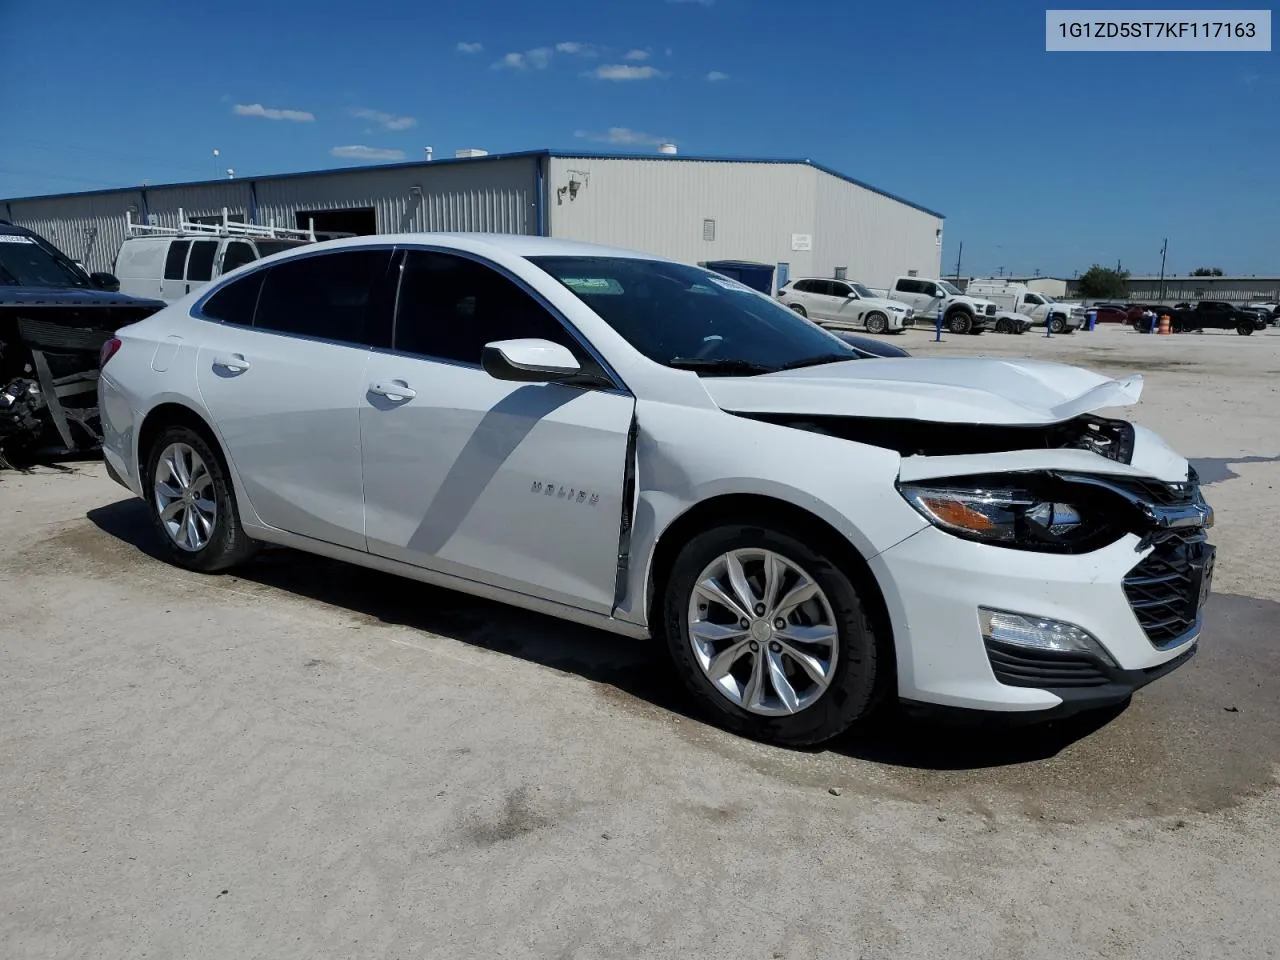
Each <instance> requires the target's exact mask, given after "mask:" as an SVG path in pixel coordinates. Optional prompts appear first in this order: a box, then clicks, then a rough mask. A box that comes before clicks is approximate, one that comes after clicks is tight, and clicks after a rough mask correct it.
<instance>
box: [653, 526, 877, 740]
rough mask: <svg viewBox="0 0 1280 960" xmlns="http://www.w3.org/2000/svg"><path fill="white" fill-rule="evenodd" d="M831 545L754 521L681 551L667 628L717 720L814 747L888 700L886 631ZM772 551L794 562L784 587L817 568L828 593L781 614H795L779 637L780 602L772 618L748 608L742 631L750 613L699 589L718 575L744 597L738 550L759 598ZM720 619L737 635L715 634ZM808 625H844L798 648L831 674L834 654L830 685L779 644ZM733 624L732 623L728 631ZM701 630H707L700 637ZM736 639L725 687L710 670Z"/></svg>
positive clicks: (691, 686) (722, 529)
mask: <svg viewBox="0 0 1280 960" xmlns="http://www.w3.org/2000/svg"><path fill="white" fill-rule="evenodd" d="M822 551H823V548H822V547H821V546H820V545H818V544H815V545H814V546H813V547H811V546H809V545H808V544H807V543H804V542H801V541H800V540H796V539H794V538H793V537H791V536H789V535H787V534H783V533H779V532H777V531H776V530H772V529H769V528H768V527H764V526H759V525H751V524H729V525H724V526H718V527H715V528H713V529H711V530H708V531H706V532H705V533H701V534H698V535H697V536H695V537H694V538H692V539H691V540H690V541H689V542H688V543H687V544H685V545H684V547H683V548H682V549H681V550H680V553H679V554H678V555H677V557H676V560H675V563H674V564H673V566H672V569H671V575H670V577H669V578H668V579H667V587H666V595H665V597H664V598H663V603H662V633H663V636H664V638H665V640H666V643H667V647H668V649H669V651H670V653H671V658H672V660H673V662H674V664H675V667H676V670H677V672H678V673H679V674H680V677H681V679H682V680H683V682H684V684H685V686H686V688H687V689H688V691H689V693H690V694H691V696H692V697H693V700H694V701H695V703H696V705H697V707H698V709H699V711H700V712H701V713H702V714H704V715H705V716H706V717H707V718H708V719H709V720H710V721H711V722H713V723H715V724H717V725H718V726H721V727H724V728H726V729H728V730H731V731H733V732H734V733H738V734H741V735H743V736H747V737H751V738H753V739H757V740H763V741H767V742H770V743H776V744H782V745H787V746H807V745H810V744H815V743H820V742H822V741H824V740H829V739H831V738H832V737H835V736H837V735H839V734H840V733H842V732H844V731H845V730H847V729H848V728H849V727H850V726H851V725H853V724H854V723H855V722H856V721H858V720H860V719H862V718H863V717H865V716H867V715H868V714H870V713H871V712H872V711H873V710H874V708H875V707H876V706H877V705H878V704H879V702H880V701H881V700H882V699H883V696H884V688H885V687H887V686H888V684H887V683H885V682H884V677H881V674H882V673H883V674H884V675H885V676H888V675H889V670H888V669H887V668H886V669H884V670H881V669H880V663H879V660H878V657H877V653H878V647H877V638H876V636H875V633H874V632H873V628H872V625H871V622H870V619H869V618H868V617H867V614H866V612H865V610H866V608H865V606H864V605H863V603H862V601H861V600H860V598H859V596H858V593H857V590H856V589H855V588H854V586H853V584H852V583H851V582H850V580H849V578H848V576H846V574H845V573H843V572H842V571H841V570H840V569H839V567H838V566H837V565H836V564H835V563H834V562H833V561H832V559H831V558H830V557H829V556H827V555H825V554H824V553H823V552H822ZM766 554H772V555H773V556H775V557H780V558H781V559H782V561H783V562H784V563H785V564H786V565H787V567H788V568H789V569H788V572H787V573H786V576H784V578H783V579H782V583H781V589H780V591H779V592H780V593H782V594H783V595H788V594H790V593H791V591H792V589H793V585H795V584H797V583H799V582H800V581H798V580H796V579H794V577H795V576H803V577H807V578H808V581H809V582H810V583H812V584H814V585H816V587H817V590H818V591H819V595H818V596H816V597H814V598H813V599H810V600H808V601H806V602H805V603H803V604H801V605H800V606H799V607H796V608H795V609H794V610H793V611H791V612H790V613H785V614H784V619H783V620H782V621H781V622H784V623H786V624H787V628H786V630H784V631H783V632H782V633H779V634H778V635H777V637H778V639H774V633H773V627H772V626H771V624H775V623H777V622H778V620H777V619H776V617H775V618H771V616H770V615H771V611H768V610H767V609H766V610H765V613H764V615H763V616H762V617H757V616H756V613H757V611H758V610H759V609H761V608H760V607H754V608H753V609H752V610H751V611H748V612H749V613H751V615H752V619H751V621H750V627H749V628H748V630H747V631H742V630H740V629H739V627H740V624H741V622H742V621H740V620H737V621H735V619H734V614H733V613H732V612H731V611H730V610H729V608H728V607H727V606H725V605H722V604H720V603H719V602H717V601H715V600H711V599H709V598H708V597H707V595H705V594H704V593H702V592H699V591H697V590H696V586H697V584H698V583H700V582H705V581H706V579H708V578H713V579H714V580H715V582H717V583H723V584H724V587H723V589H724V590H725V591H727V593H728V595H729V597H730V599H733V600H736V596H734V588H733V586H732V583H731V580H730V577H729V575H728V574H727V566H726V564H725V558H726V557H727V556H730V555H733V556H737V557H739V558H740V562H741V568H742V570H743V571H744V572H745V574H746V578H744V581H745V583H746V584H747V585H748V586H749V587H750V588H751V589H752V594H753V598H754V599H755V600H756V601H757V602H758V601H759V600H760V599H762V598H763V596H764V591H763V589H762V587H763V582H762V578H761V577H760V576H759V573H761V572H762V563H763V558H764V556H765V555H766ZM717 567H719V568H720V572H717ZM777 612H779V611H777V610H775V611H772V613H777ZM703 614H705V618H704V617H703ZM793 618H794V619H793ZM797 620H798V621H801V622H800V623H796V622H795V621H797ZM828 621H829V622H828ZM719 622H727V624H728V626H727V629H728V630H729V631H731V633H729V634H728V635H727V636H726V635H716V634H715V633H712V634H711V635H710V640H708V639H707V637H708V631H709V630H710V629H711V628H714V627H715V626H716V624H717V623H719ZM761 624H763V625H764V627H763V628H761V627H760V625H761ZM806 624H808V625H809V630H810V631H811V634H810V635H816V631H817V630H818V629H820V625H824V624H825V625H827V626H830V627H832V628H834V629H833V632H834V638H833V639H832V641H831V642H830V643H829V644H825V645H824V644H820V643H806V644H805V645H804V646H803V647H790V650H797V651H798V652H800V653H806V654H808V655H809V658H810V660H811V662H812V663H813V664H814V665H815V668H816V672H817V673H818V674H819V675H822V674H823V671H822V669H821V666H822V665H823V664H824V663H825V665H826V671H825V677H824V682H825V686H823V685H820V684H819V683H818V682H817V680H816V678H815V677H814V674H813V673H810V672H807V671H806V670H804V669H802V668H801V666H800V661H798V660H797V659H795V658H794V657H793V656H791V654H790V652H789V649H788V648H787V647H783V648H782V649H781V650H778V649H776V648H775V647H774V645H775V644H778V646H779V647H781V646H782V645H781V643H779V640H782V641H784V642H785V639H786V638H788V637H792V638H794V636H795V635H794V634H793V633H790V632H789V631H792V630H795V629H796V628H797V627H803V626H805V625H806ZM815 624H816V625H819V626H815ZM695 627H700V628H701V629H699V630H697V631H696V632H695V631H694V630H693V629H691V628H695ZM725 629H726V628H724V627H722V628H721V631H722V632H723V631H724V630H725ZM754 631H758V634H757V633H753V632H754ZM766 633H767V634H768V637H767V638H766V637H765V634H766ZM695 637H696V638H699V639H697V640H696V641H695ZM695 643H696V646H695ZM751 643H757V644H758V649H757V650H756V651H755V652H752V651H751V650H750V649H749V644H751ZM731 648H732V649H733V652H731V653H730V654H729V656H730V657H731V659H730V660H727V661H725V660H720V661H718V663H719V665H720V666H721V667H723V668H724V670H725V672H724V673H723V675H722V679H721V680H720V682H721V683H724V684H726V685H727V686H726V687H725V688H722V687H721V686H719V685H717V683H716V682H714V681H713V680H712V679H711V678H710V676H709V673H708V671H709V670H711V669H715V666H714V665H715V664H716V663H717V661H716V660H715V659H713V658H715V657H716V655H717V654H723V653H725V651H726V650H730V649H731ZM735 654H736V655H735ZM824 656H825V657H826V659H825V660H824V659H823V657H824ZM766 658H768V659H772V660H773V661H774V662H775V663H776V664H777V665H778V666H779V667H780V669H781V670H782V675H783V676H784V677H786V679H787V683H786V685H785V686H786V688H787V689H789V690H790V691H791V700H792V703H791V707H793V708H795V709H794V711H793V712H789V711H788V710H787V708H786V706H784V704H786V702H787V701H786V699H785V698H784V697H783V696H782V695H780V694H779V690H780V689H781V688H780V687H778V686H777V685H775V682H774V680H773V679H772V678H771V675H770V671H769V670H768V669H767V660H766ZM725 664H730V665H731V666H732V669H731V670H730V669H729V668H728V667H724V665H725ZM757 665H759V668H760V669H761V670H762V671H763V673H762V674H761V675H760V680H759V685H758V686H757V687H756V688H755V689H757V690H759V691H760V692H761V696H760V697H759V698H758V700H757V702H755V703H754V704H753V703H752V699H753V698H752V696H751V694H752V690H753V687H752V684H753V679H752V678H753V670H754V669H755V668H756V667H757ZM793 684H794V686H793ZM806 700H807V702H806ZM748 705H751V706H750V707H749V706H748Z"/></svg>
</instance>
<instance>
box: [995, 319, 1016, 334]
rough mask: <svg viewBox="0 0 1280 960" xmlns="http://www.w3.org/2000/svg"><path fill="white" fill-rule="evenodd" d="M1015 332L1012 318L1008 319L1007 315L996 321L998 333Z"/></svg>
mask: <svg viewBox="0 0 1280 960" xmlns="http://www.w3.org/2000/svg"><path fill="white" fill-rule="evenodd" d="M1013 332H1014V331H1013V323H1012V322H1011V321H1010V320H1008V319H1006V318H1005V317H1001V318H1000V319H999V320H997V321H996V333H1013Z"/></svg>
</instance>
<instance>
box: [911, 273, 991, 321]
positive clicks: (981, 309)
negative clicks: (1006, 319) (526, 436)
mask: <svg viewBox="0 0 1280 960" xmlns="http://www.w3.org/2000/svg"><path fill="white" fill-rule="evenodd" d="M888 295H889V298H890V299H891V300H897V301H898V302H899V303H905V304H906V305H907V306H909V307H911V308H912V309H913V310H915V312H916V318H917V320H918V321H919V323H920V325H921V326H927V325H928V324H929V321H930V320H932V319H933V318H935V317H936V316H937V314H938V306H939V304H941V306H942V322H943V323H944V324H946V327H947V329H948V330H950V331H951V332H952V333H956V334H960V333H981V332H982V331H983V330H993V329H995V325H996V311H997V310H998V309H999V308H998V307H997V306H996V305H995V303H993V302H992V301H990V300H984V299H982V298H981V297H972V296H967V295H966V294H963V293H961V292H960V291H959V290H957V289H956V288H955V287H953V286H952V285H951V284H949V283H947V281H945V280H925V279H923V278H921V277H898V278H897V279H896V280H894V281H893V286H891V287H890V288H889V290H888Z"/></svg>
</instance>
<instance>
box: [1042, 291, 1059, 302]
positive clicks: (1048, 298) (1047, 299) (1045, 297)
mask: <svg viewBox="0 0 1280 960" xmlns="http://www.w3.org/2000/svg"><path fill="white" fill-rule="evenodd" d="M1038 296H1039V297H1040V299H1041V300H1043V301H1044V302H1045V303H1057V302H1058V301H1057V299H1056V298H1054V297H1051V296H1049V295H1048V294H1047V293H1041V294H1039V295H1038Z"/></svg>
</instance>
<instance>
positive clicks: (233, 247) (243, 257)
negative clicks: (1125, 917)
mask: <svg viewBox="0 0 1280 960" xmlns="http://www.w3.org/2000/svg"><path fill="white" fill-rule="evenodd" d="M257 259H258V257H257V254H255V253H254V250H253V244H250V243H245V242H244V241H243V240H232V241H231V242H230V243H228V244H227V249H226V250H224V251H223V253H222V272H223V273H230V272H231V271H232V270H234V269H236V268H237V267H243V266H244V265H245V264H246V263H253V261H255V260H257Z"/></svg>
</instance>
